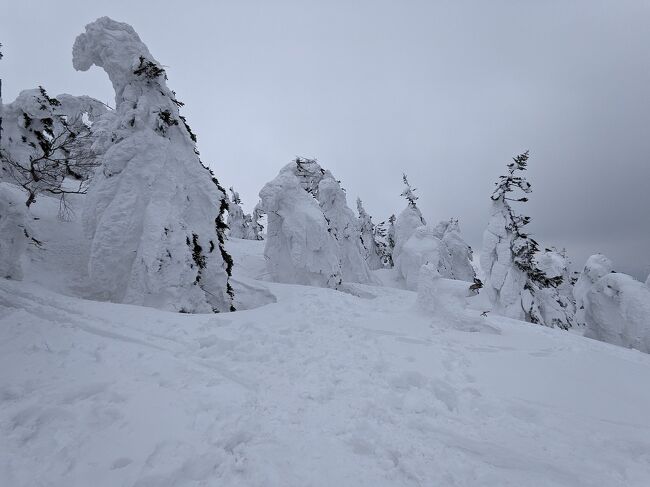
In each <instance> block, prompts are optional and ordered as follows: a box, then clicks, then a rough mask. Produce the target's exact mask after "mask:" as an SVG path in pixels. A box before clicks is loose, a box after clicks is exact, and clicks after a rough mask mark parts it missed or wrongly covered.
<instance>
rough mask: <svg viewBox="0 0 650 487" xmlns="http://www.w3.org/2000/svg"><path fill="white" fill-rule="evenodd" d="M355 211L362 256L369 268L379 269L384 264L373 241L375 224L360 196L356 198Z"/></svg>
mask: <svg viewBox="0 0 650 487" xmlns="http://www.w3.org/2000/svg"><path fill="white" fill-rule="evenodd" d="M357 211H358V213H359V226H360V227H361V243H362V244H363V248H364V250H365V254H364V256H365V258H366V262H367V263H368V267H370V269H371V270H375V269H381V268H382V267H383V266H384V265H383V263H382V259H381V256H380V254H379V248H378V245H377V242H376V241H375V237H376V233H377V231H376V228H375V225H374V224H373V223H372V217H371V216H370V215H369V214H368V213H367V212H366V210H365V208H364V207H363V202H362V201H361V198H357Z"/></svg>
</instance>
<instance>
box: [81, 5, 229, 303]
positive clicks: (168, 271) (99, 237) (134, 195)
mask: <svg viewBox="0 0 650 487" xmlns="http://www.w3.org/2000/svg"><path fill="white" fill-rule="evenodd" d="M73 65H74V67H75V69H77V70H80V71H86V70H88V69H89V68H90V67H91V66H93V65H96V66H98V67H100V68H103V69H104V71H105V72H106V73H107V74H108V77H109V78H110V80H111V82H112V84H113V88H114V89H115V107H116V108H115V111H114V112H111V113H108V114H106V115H105V116H104V117H102V119H101V120H100V121H98V122H97V124H95V125H94V126H93V131H94V132H95V133H96V134H97V138H98V140H97V141H96V143H95V146H96V147H98V152H99V153H101V160H100V162H101V169H100V170H98V171H97V172H96V174H95V177H94V178H93V180H92V182H91V188H90V190H89V193H88V196H87V201H86V205H87V206H86V208H85V210H84V221H83V223H84V228H85V230H86V232H87V234H88V236H89V237H90V239H91V244H90V256H89V264H88V270H89V278H90V284H91V291H93V292H94V293H95V294H96V296H97V297H99V298H103V299H108V300H112V301H117V302H127V303H134V304H140V305H146V306H155V307H161V308H166V309H171V310H176V311H181V312H210V311H214V312H217V311H228V310H231V309H232V288H231V286H230V283H229V279H228V278H229V275H230V273H231V267H232V259H231V258H230V256H229V255H228V253H227V252H226V251H225V249H224V231H225V229H226V228H227V226H226V224H225V222H224V221H223V213H224V211H225V210H226V209H227V201H226V195H225V191H224V189H223V188H222V187H221V186H220V185H219V183H218V181H217V180H216V178H215V177H214V175H213V174H212V173H211V171H210V170H209V169H207V168H206V167H205V166H203V164H202V163H201V161H200V159H199V157H198V151H197V149H196V144H195V142H196V136H195V135H194V134H193V133H192V131H191V129H190V127H189V125H188V124H187V122H186V120H185V118H184V117H183V116H181V115H180V114H179V107H180V106H181V105H182V103H181V102H179V101H178V100H177V99H176V97H175V94H174V92H173V91H171V90H170V89H169V88H168V87H167V82H166V80H167V76H166V74H165V70H164V69H163V68H162V66H161V65H160V63H159V62H158V61H156V60H155V59H154V58H153V56H152V55H151V53H150V52H149V50H148V49H147V47H146V46H145V44H144V43H143V42H142V41H141V40H140V38H139V37H138V34H137V33H136V32H135V31H134V30H133V28H132V27H131V26H130V25H128V24H125V23H121V22H116V21H114V20H112V19H109V18H108V17H102V18H100V19H98V20H96V21H95V22H92V23H90V24H88V25H87V26H86V31H85V33H83V34H81V35H79V36H78V37H77V39H76V41H75V43H74V47H73Z"/></svg>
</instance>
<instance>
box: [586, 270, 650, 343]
mask: <svg viewBox="0 0 650 487" xmlns="http://www.w3.org/2000/svg"><path fill="white" fill-rule="evenodd" d="M583 305H584V318H585V323H586V326H587V329H586V331H585V336H587V337H589V338H594V339H596V340H601V341H603V342H607V343H612V344H614V345H620V346H623V347H629V348H635V349H637V350H640V351H641V352H645V353H650V289H648V287H647V286H646V285H645V284H644V283H642V282H640V281H637V280H636V279H634V278H633V277H631V276H628V275H627V274H623V273H618V272H610V273H607V274H605V275H604V276H603V277H601V278H600V279H598V280H597V281H596V282H595V283H594V284H593V285H592V286H591V288H590V289H589V291H588V292H587V294H586V295H585V298H584V301H583Z"/></svg>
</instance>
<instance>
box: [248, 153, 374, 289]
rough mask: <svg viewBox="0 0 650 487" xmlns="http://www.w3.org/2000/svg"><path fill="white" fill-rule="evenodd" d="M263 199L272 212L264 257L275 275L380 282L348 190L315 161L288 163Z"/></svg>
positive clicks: (320, 281)
mask: <svg viewBox="0 0 650 487" xmlns="http://www.w3.org/2000/svg"><path fill="white" fill-rule="evenodd" d="M298 189H302V192H300V191H297V190H298ZM260 198H261V199H262V207H263V208H264V210H265V211H266V212H267V214H268V229H267V243H266V250H265V256H266V257H267V259H268V266H269V271H270V273H271V275H272V277H273V278H274V279H276V280H279V281H280V282H293V283H297V284H305V283H308V282H312V283H314V285H321V286H328V287H337V286H338V285H339V284H340V283H341V281H347V282H360V283H374V282H376V281H375V279H374V277H373V276H372V274H371V272H370V269H369V268H368V264H367V263H366V261H365V259H364V248H363V245H362V243H361V233H360V229H359V225H358V221H357V218H356V216H355V215H354V212H353V211H352V210H351V209H350V208H349V207H348V205H347V200H346V196H345V191H344V190H343V189H342V188H341V185H340V184H339V183H338V181H337V180H336V179H334V177H333V176H332V174H331V173H330V172H329V171H326V170H324V169H322V168H321V167H320V165H319V164H318V163H317V162H316V161H314V160H310V159H301V158H298V159H296V160H295V161H293V162H291V163H289V164H287V165H286V166H285V167H284V168H283V169H282V170H281V171H280V174H279V175H278V176H277V177H276V178H275V179H274V180H273V181H271V182H270V183H267V185H266V186H264V188H262V191H260Z"/></svg>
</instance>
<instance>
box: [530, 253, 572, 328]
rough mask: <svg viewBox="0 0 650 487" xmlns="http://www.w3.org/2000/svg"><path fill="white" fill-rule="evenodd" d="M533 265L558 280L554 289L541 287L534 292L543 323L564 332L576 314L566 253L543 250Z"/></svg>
mask: <svg viewBox="0 0 650 487" xmlns="http://www.w3.org/2000/svg"><path fill="white" fill-rule="evenodd" d="M535 263H536V265H537V267H538V268H539V269H540V270H541V271H542V272H543V273H544V275H546V276H547V277H549V278H555V279H556V280H558V279H559V280H560V284H558V285H557V286H556V287H555V286H549V287H541V288H538V289H537V290H536V297H537V298H538V304H539V310H540V312H541V314H542V317H543V322H544V323H546V324H552V325H553V326H557V327H558V328H562V329H565V330H566V329H568V328H570V327H571V326H573V324H574V322H575V314H576V306H575V300H574V298H573V285H572V283H571V273H570V271H569V261H568V259H567V256H566V251H565V250H561V251H558V250H552V249H545V250H544V251H541V252H538V253H537V254H536V255H535Z"/></svg>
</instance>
